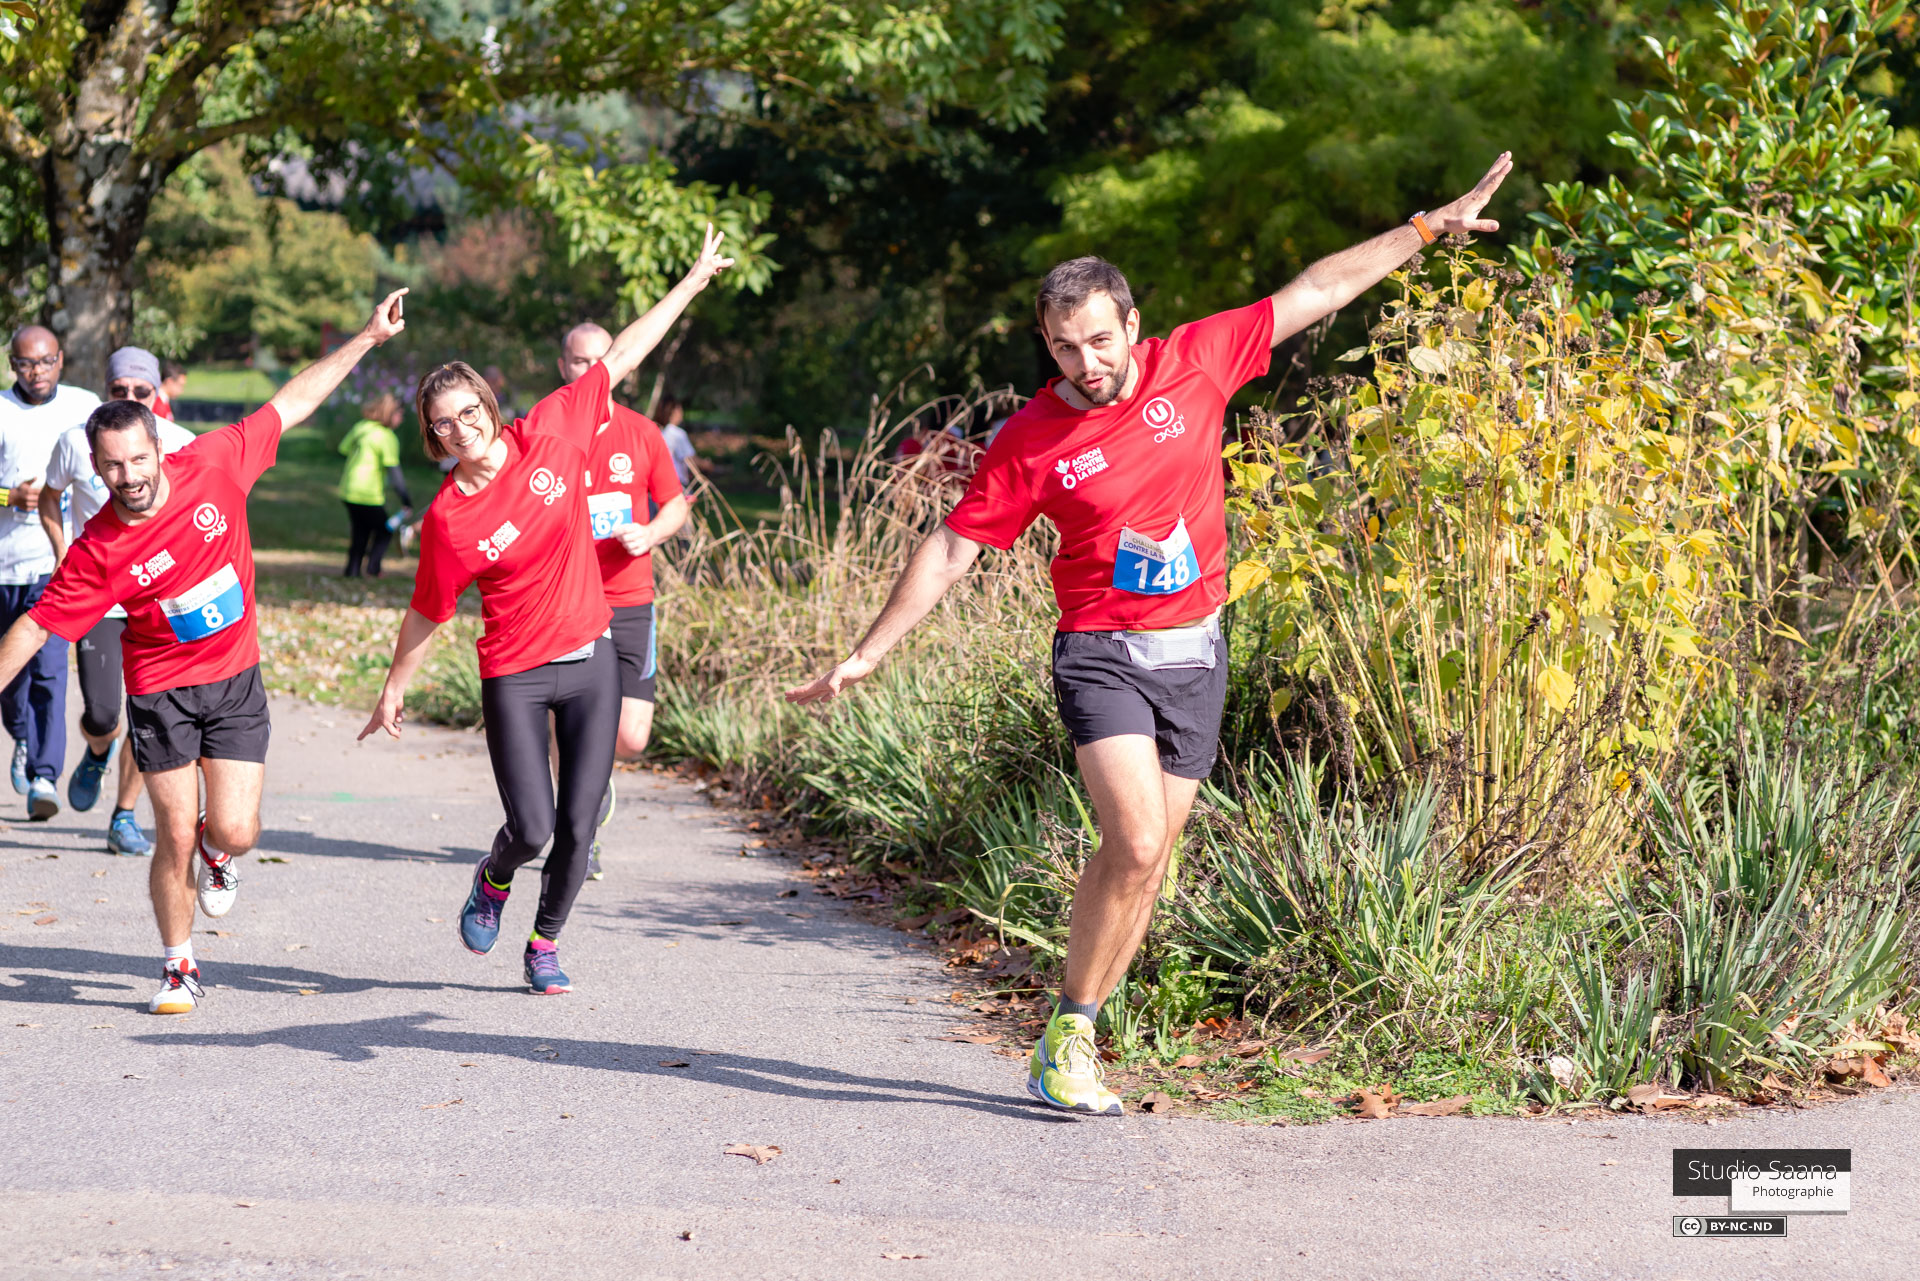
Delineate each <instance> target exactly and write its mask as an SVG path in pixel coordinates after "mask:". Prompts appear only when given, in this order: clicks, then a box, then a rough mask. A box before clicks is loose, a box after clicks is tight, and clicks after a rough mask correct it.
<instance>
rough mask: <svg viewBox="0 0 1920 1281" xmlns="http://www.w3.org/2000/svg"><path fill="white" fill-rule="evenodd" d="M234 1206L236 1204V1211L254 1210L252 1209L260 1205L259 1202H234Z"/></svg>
mask: <svg viewBox="0 0 1920 1281" xmlns="http://www.w3.org/2000/svg"><path fill="white" fill-rule="evenodd" d="M233 1204H234V1208H235V1209H239V1210H251V1209H252V1208H253V1207H254V1206H256V1205H258V1204H259V1202H257V1201H235V1202H234V1203H233Z"/></svg>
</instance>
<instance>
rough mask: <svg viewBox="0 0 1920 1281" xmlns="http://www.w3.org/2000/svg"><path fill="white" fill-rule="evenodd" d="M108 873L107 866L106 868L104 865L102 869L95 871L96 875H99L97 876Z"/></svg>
mask: <svg viewBox="0 0 1920 1281" xmlns="http://www.w3.org/2000/svg"><path fill="white" fill-rule="evenodd" d="M106 874H107V869H106V868H104V867H103V868H101V869H100V870H99V871H97V872H95V873H94V875H95V876H97V877H98V876H105V875H106Z"/></svg>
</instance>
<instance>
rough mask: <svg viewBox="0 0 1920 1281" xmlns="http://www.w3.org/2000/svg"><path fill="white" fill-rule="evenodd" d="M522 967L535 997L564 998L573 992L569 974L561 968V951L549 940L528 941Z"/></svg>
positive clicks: (534, 939) (521, 960) (535, 939)
mask: <svg viewBox="0 0 1920 1281" xmlns="http://www.w3.org/2000/svg"><path fill="white" fill-rule="evenodd" d="M520 965H521V968H522V969H523V970H525V971H526V975H527V986H528V987H530V988H532V989H533V992H534V995H535V996H562V995H565V994H566V993H568V992H571V991H573V983H572V981H571V980H569V979H568V978H567V972H566V971H565V970H563V969H561V968H560V949H559V948H557V947H555V946H554V945H553V943H551V942H550V941H548V940H547V939H541V938H532V939H528V940H527V951H526V955H524V956H522V957H521V958H520Z"/></svg>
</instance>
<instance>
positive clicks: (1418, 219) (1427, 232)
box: [1407, 209, 1440, 245]
mask: <svg viewBox="0 0 1920 1281" xmlns="http://www.w3.org/2000/svg"><path fill="white" fill-rule="evenodd" d="M1407 221H1408V222H1410V223H1412V224H1413V229H1414V230H1415V231H1417V232H1419V233H1420V243H1421V244H1423V245H1430V244H1432V243H1433V242H1434V241H1436V240H1438V239H1440V237H1438V236H1436V235H1434V234H1433V228H1432V227H1429V226H1427V211H1426V210H1424V209H1422V210H1421V211H1420V212H1419V213H1417V214H1415V215H1414V216H1413V217H1411V218H1409V219H1407Z"/></svg>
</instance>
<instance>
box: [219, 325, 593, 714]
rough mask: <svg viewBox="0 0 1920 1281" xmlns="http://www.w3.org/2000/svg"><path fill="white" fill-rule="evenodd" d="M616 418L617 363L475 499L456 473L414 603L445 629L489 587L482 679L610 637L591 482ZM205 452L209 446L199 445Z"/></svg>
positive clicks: (440, 506)
mask: <svg viewBox="0 0 1920 1281" xmlns="http://www.w3.org/2000/svg"><path fill="white" fill-rule="evenodd" d="M606 416H607V367H606V366H605V365H603V364H600V363H597V362H596V363H595V364H594V366H593V368H592V369H590V370H588V371H587V373H586V375H585V376H584V377H583V378H581V379H580V380H579V381H578V382H574V383H569V384H568V385H567V386H565V387H562V388H561V389H560V390H559V391H556V392H554V393H553V394H552V395H551V396H548V397H547V398H546V399H544V400H542V401H541V402H540V403H539V404H537V405H535V406H534V407H533V409H532V411H531V412H530V413H528V414H527V416H526V417H525V418H521V419H517V420H515V421H514V422H512V423H510V424H508V425H507V427H506V428H505V429H504V430H503V431H502V432H501V436H502V437H503V438H504V439H505V440H506V442H507V462H506V465H505V466H504V467H502V468H501V469H500V472H499V474H498V475H496V476H495V477H494V478H493V480H492V481H490V482H489V483H488V485H487V487H486V488H485V489H483V490H481V491H480V492H479V493H477V494H463V493H461V492H460V487H459V486H458V485H456V484H455V483H454V480H453V475H452V473H449V474H448V476H447V479H446V481H445V483H444V484H442V485H441V486H440V492H439V493H438V494H436V495H435V496H434V499H433V505H432V506H430V507H428V508H427V516H426V519H425V520H424V521H423V522H422V523H421V526H420V565H419V568H418V569H417V570H416V571H415V572H414V578H413V607H414V609H416V610H418V611H419V612H420V613H422V614H424V615H426V616H427V617H428V618H431V619H432V620H433V621H434V622H436V623H444V622H446V621H447V620H448V619H449V618H452V617H453V611H454V608H455V606H456V605H457V603H458V602H459V599H460V593H461V592H463V591H465V590H466V589H467V585H468V584H469V583H473V582H476V581H477V582H478V583H479V584H480V619H481V623H482V625H483V629H484V630H483V632H482V634H481V637H480V641H479V645H478V646H477V648H478V649H479V651H480V675H482V676H511V675H513V674H514V673H515V672H525V671H531V670H532V669H533V668H536V667H539V666H541V665H542V664H545V663H550V662H552V661H553V660H554V659H556V658H559V657H561V656H562V655H564V654H570V653H572V652H573V651H574V650H577V649H579V648H580V647H582V646H583V645H585V644H587V643H588V642H589V641H591V640H593V639H594V638H595V637H596V636H598V635H600V634H601V633H602V632H604V631H606V630H607V624H608V623H609V622H611V621H612V619H613V611H612V610H610V609H608V608H607V596H606V593H605V592H604V591H602V590H601V588H600V568H599V566H598V564H597V563H596V562H595V560H594V555H593V539H592V538H591V537H590V534H589V530H588V528H587V492H586V485H585V484H583V483H582V480H583V477H584V474H585V472H586V467H587V450H588V448H589V447H591V445H592V443H593V433H594V431H595V429H596V428H598V427H599V426H600V424H601V423H602V422H604V421H606ZM196 448H197V447H196Z"/></svg>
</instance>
